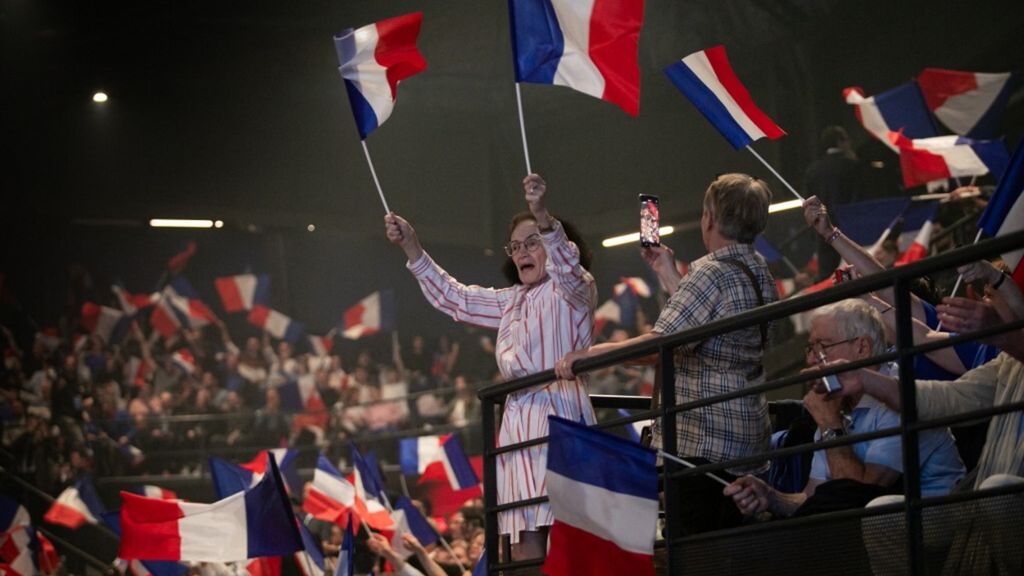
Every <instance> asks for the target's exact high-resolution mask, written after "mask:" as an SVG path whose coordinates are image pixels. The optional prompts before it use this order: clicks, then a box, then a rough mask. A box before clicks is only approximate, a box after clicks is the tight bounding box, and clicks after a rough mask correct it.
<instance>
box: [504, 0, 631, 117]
mask: <svg viewBox="0 0 1024 576" xmlns="http://www.w3.org/2000/svg"><path fill="white" fill-rule="evenodd" d="M508 4H509V12H510V19H511V23H512V52H513V56H514V59H515V73H516V82H530V83H533V84H554V85H558V86H567V87H569V88H572V89H573V90H578V91H580V92H583V93H584V94H589V95H590V96H593V97H595V98H600V99H601V100H605V101H607V102H611V103H612V104H615V105H616V106H618V107H619V108H622V110H623V111H624V112H625V113H627V114H629V115H630V116H636V115H638V114H639V113H640V66H639V64H638V63H637V51H638V46H639V42H640V27H641V26H642V24H643V18H644V2H643V0H509V3H508Z"/></svg>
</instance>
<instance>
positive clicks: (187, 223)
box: [149, 218, 214, 228]
mask: <svg viewBox="0 0 1024 576" xmlns="http://www.w3.org/2000/svg"><path fill="white" fill-rule="evenodd" d="M149 225H150V226H152V227H153V228H213V226H214V223H213V220H187V219H182V218H153V219H152V220H150V221H149Z"/></svg>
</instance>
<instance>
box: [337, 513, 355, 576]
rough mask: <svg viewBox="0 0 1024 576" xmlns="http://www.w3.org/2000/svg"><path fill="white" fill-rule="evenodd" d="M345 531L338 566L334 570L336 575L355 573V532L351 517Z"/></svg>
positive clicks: (348, 575)
mask: <svg viewBox="0 0 1024 576" xmlns="http://www.w3.org/2000/svg"><path fill="white" fill-rule="evenodd" d="M344 531H345V535H344V537H342V539H341V550H338V566H337V568H336V569H335V570H334V576H354V575H355V559H356V556H355V532H354V531H353V530H352V520H351V519H349V523H348V526H347V527H346V528H345V529H344Z"/></svg>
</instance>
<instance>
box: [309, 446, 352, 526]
mask: <svg viewBox="0 0 1024 576" xmlns="http://www.w3.org/2000/svg"><path fill="white" fill-rule="evenodd" d="M302 509H303V510H305V511H306V512H308V513H309V514H311V515H312V516H313V517H314V518H317V519H319V520H323V521H324V522H330V523H332V524H336V525H338V526H339V527H342V528H344V527H345V526H346V525H349V523H350V522H352V523H354V524H355V529H356V530H357V531H358V530H359V522H360V519H359V515H358V514H353V512H355V511H356V487H355V486H353V485H352V483H350V482H349V481H348V480H346V479H345V477H344V476H342V474H341V472H339V471H338V469H337V468H335V467H334V465H333V464H331V462H330V460H328V459H327V458H326V457H325V456H324V455H323V454H321V455H320V456H319V457H318V458H317V461H316V469H315V470H313V483H312V484H311V485H310V487H309V491H308V492H306V498H305V500H303V502H302ZM352 516H355V518H354V519H351V520H350V517H352Z"/></svg>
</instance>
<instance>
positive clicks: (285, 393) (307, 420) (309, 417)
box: [277, 374, 328, 430]
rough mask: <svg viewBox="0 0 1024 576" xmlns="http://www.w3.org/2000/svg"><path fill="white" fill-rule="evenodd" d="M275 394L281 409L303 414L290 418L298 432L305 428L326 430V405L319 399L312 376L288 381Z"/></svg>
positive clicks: (305, 375) (318, 391) (302, 376)
mask: <svg viewBox="0 0 1024 576" xmlns="http://www.w3.org/2000/svg"><path fill="white" fill-rule="evenodd" d="M277 393H278V395H279V396H280V398H281V407H282V408H284V409H285V410H288V411H291V412H302V413H304V414H295V415H294V417H293V418H292V427H293V428H294V429H296V430H299V429H302V428H304V427H306V426H317V427H319V428H320V429H321V430H323V429H326V428H327V420H328V413H327V404H325V403H324V401H323V398H321V396H320V390H319V389H317V387H316V379H315V377H314V376H313V375H312V374H303V375H301V376H299V377H298V378H293V379H290V380H288V381H287V382H285V383H284V384H281V385H280V386H278V387H277Z"/></svg>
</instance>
